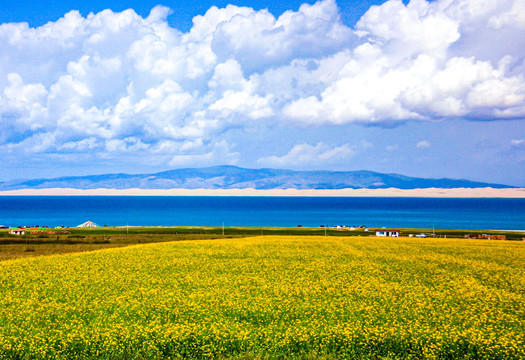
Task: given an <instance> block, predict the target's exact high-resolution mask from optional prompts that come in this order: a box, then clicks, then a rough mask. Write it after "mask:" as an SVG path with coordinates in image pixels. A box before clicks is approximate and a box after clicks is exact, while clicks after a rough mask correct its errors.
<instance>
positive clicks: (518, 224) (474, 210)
mask: <svg viewBox="0 0 525 360" xmlns="http://www.w3.org/2000/svg"><path fill="white" fill-rule="evenodd" d="M87 220H91V221H94V222H96V223H98V224H99V225H108V226H118V225H126V224H128V225H137V226H138V225H143V226H179V225H180V226H221V225H222V224H223V223H224V225H225V226H297V225H302V226H320V225H337V224H340V225H349V226H352V225H366V226H369V227H383V226H385V227H400V228H406V227H414V228H432V227H435V228H437V229H439V228H441V229H502V230H523V229H525V199H456V198H453V199H452V198H445V199H443V198H440V199H434V198H349V197H200V196H174V197H170V196H166V197H161V196H159V197H157V196H0V224H1V225H7V226H20V225H25V226H28V225H41V226H42V225H45V226H50V227H54V226H57V225H66V226H76V225H78V224H81V223H83V222H84V221H87Z"/></svg>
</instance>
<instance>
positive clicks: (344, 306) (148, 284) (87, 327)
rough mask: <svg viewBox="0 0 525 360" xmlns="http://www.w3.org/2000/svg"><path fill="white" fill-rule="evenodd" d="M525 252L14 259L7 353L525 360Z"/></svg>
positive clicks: (0, 324) (170, 249) (316, 245)
mask: <svg viewBox="0 0 525 360" xmlns="http://www.w3.org/2000/svg"><path fill="white" fill-rule="evenodd" d="M524 260H525V244H524V243H522V242H512V241H486V240H466V239H455V240H453V239H414V238H400V239H385V238H375V237H333V236H332V237H325V236H322V237H321V236H319V237H306V236H294V237H285V236H264V237H254V238H253V237H252V238H241V239H216V240H204V241H179V242H170V243H161V244H146V245H139V246H130V247H127V248H119V249H109V250H103V251H96V252H91V253H83V254H70V255H65V256H64V255H56V256H47V257H38V258H31V259H18V260H9V261H4V262H2V263H0V357H2V358H23V359H33V358H34V359H44V358H58V359H75V358H76V359H90V358H91V359H123V358H127V359H164V358H185V359H192V358H193V359H201V358H220V359H222V358H238V359H243V358H254V357H257V356H259V357H260V358H265V359H266V358H268V359H274V358H275V359H281V358H295V359H296V358H310V359H313V358H323V359H330V358H348V359H355V358H357V359H360V358H363V359H364V358H367V359H368V358H389V359H394V358H399V359H420V358H427V359H451V358H454V359H457V358H470V359H474V358H475V359H503V358H504V359H520V358H523V357H525V350H524V349H525V341H524V337H523V332H524V330H525V320H524V319H525V309H524V308H523V306H522V304H523V303H524V302H525V282H524V280H523V274H524V270H525V261H524Z"/></svg>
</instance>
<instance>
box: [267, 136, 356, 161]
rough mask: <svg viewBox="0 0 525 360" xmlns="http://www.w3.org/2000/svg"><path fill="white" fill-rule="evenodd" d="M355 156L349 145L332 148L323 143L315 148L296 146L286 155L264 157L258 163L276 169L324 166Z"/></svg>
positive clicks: (302, 145)
mask: <svg viewBox="0 0 525 360" xmlns="http://www.w3.org/2000/svg"><path fill="white" fill-rule="evenodd" d="M355 154H356V151H355V150H353V149H352V147H351V146H350V145H349V144H344V145H341V146H336V147H330V146H329V145H327V144H325V143H323V142H320V143H318V144H317V145H315V146H312V145H309V144H304V143H303V144H297V145H295V146H294V147H293V148H292V149H291V150H290V151H289V152H288V153H287V154H286V155H283V156H280V157H279V156H268V157H262V158H259V159H258V160H257V162H258V163H259V164H261V165H264V166H276V167H294V166H304V165H308V166H323V165H326V164H333V163H341V162H344V161H345V160H347V159H349V158H351V157H352V156H354V155H355Z"/></svg>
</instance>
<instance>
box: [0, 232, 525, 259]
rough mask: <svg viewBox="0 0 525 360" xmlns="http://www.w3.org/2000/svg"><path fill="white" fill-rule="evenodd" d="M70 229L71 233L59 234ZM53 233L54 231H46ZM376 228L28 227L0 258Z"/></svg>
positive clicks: (4, 236)
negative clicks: (163, 243)
mask: <svg viewBox="0 0 525 360" xmlns="http://www.w3.org/2000/svg"><path fill="white" fill-rule="evenodd" d="M54 231H58V232H67V234H61V233H56V234H54V233H53V232H54ZM400 231H401V232H400V235H401V236H408V235H410V234H413V235H415V234H421V233H424V234H427V235H428V237H432V238H433V237H434V236H435V237H436V238H445V237H446V238H464V237H465V235H467V234H486V233H490V234H494V235H505V236H506V238H507V239H508V240H520V241H521V239H522V238H524V237H525V232H517V231H488V230H474V231H473V230H444V229H436V230H433V229H400ZM43 232H50V233H43ZM373 234H375V231H374V229H370V231H368V232H366V231H365V230H364V229H358V230H353V231H349V230H347V229H334V228H320V227H315V228H310V227H293V228H290V227H225V228H224V229H223V228H222V227H190V226H185V227H182V226H181V227H99V228H87V229H86V228H66V229H60V230H53V229H49V230H34V229H33V230H27V231H26V234H25V235H23V236H16V235H10V234H8V231H7V230H0V261H2V260H8V259H12V258H19V257H30V256H40V255H52V254H64V253H73V252H84V251H93V250H99V249H108V248H114V247H123V246H129V245H134V244H144V243H157V242H168V241H182V240H206V239H208V240H209V239H225V238H240V237H248V236H260V235H270V236H276V235H286V236H292V235H294V236H332V237H347V236H370V235H373Z"/></svg>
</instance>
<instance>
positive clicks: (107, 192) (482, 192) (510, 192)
mask: <svg viewBox="0 0 525 360" xmlns="http://www.w3.org/2000/svg"><path fill="white" fill-rule="evenodd" d="M5 195H32V196H38V195H63V196H75V195H77V196H81V195H84V196H85V195H90V196H94V195H99V196H347V197H430V198H439V197H442V198H445V197H449V198H525V188H516V189H494V188H478V189H470V188H457V189H438V188H429V189H412V190H402V189H394V188H390V189H339V190H297V189H274V190H255V189H214V190H210V189H167V190H164V189H124V190H117V189H90V190H79V189H69V188H54V189H22V190H11V191H0V196H5Z"/></svg>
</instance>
